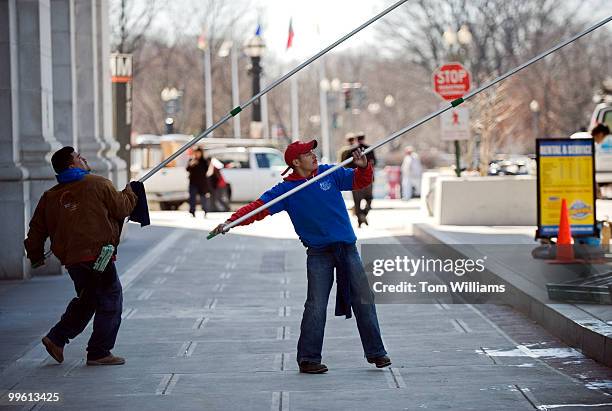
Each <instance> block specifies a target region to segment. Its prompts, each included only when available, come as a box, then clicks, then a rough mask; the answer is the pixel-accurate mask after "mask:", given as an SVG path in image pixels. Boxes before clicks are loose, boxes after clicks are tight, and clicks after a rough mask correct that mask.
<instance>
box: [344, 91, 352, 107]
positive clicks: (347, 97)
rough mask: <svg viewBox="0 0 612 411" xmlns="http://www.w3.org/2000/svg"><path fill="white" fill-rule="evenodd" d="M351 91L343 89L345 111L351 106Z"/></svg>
mask: <svg viewBox="0 0 612 411" xmlns="http://www.w3.org/2000/svg"><path fill="white" fill-rule="evenodd" d="M351 98H352V96H351V89H350V88H347V89H344V109H345V110H350V109H351V106H352V102H351Z"/></svg>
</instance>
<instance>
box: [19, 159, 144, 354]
mask: <svg viewBox="0 0 612 411" xmlns="http://www.w3.org/2000/svg"><path fill="white" fill-rule="evenodd" d="M51 163H52V165H53V169H54V170H55V172H56V173H57V181H58V184H57V185H56V186H54V187H53V188H51V189H49V190H47V191H45V193H44V194H43V195H42V197H41V199H40V201H39V202H38V205H37V206H36V210H35V212H34V216H33V217H32V220H31V221H30V229H29V231H28V235H27V238H26V239H25V242H24V244H25V248H26V252H27V257H28V259H29V260H30V261H31V262H32V266H33V267H38V266H40V265H43V264H44V261H45V253H44V245H45V241H46V239H47V238H50V239H51V251H52V252H53V254H54V255H55V256H56V257H57V258H58V259H59V260H60V262H61V263H62V265H64V266H65V267H66V270H67V271H68V274H69V275H70V278H71V279H72V281H73V282H74V288H75V291H76V294H77V296H76V297H75V298H74V299H72V301H70V304H68V307H67V308H66V311H65V313H64V315H62V317H61V320H60V321H59V322H58V323H57V324H56V325H55V326H54V327H53V328H52V329H51V330H50V331H49V333H48V334H47V335H46V336H45V337H44V338H43V339H42V343H43V344H44V346H45V348H46V349H47V352H48V353H49V354H50V355H51V356H52V357H53V358H54V359H55V360H56V361H57V362H60V363H61V362H62V361H64V346H65V345H66V344H67V343H68V342H69V341H70V340H72V339H74V338H76V337H77V336H78V335H79V334H80V333H81V332H83V330H84V329H85V327H86V326H87V324H88V323H89V321H90V320H91V318H92V317H93V318H94V322H93V332H92V334H91V338H90V339H89V342H88V343H87V365H120V364H124V363H125V359H123V358H121V357H117V356H115V355H113V354H112V353H111V350H112V349H113V347H114V346H115V340H116V338H117V333H118V332H119V326H120V324H121V311H122V302H123V295H122V289H121V283H120V281H119V277H118V276H117V270H116V268H115V264H114V262H113V261H114V259H115V257H116V254H117V246H118V245H119V237H120V233H121V228H122V224H123V220H124V219H125V218H126V217H127V216H129V215H130V213H131V212H132V210H133V209H134V208H135V206H136V203H137V196H136V194H134V192H133V191H132V189H131V187H130V185H127V186H126V188H125V189H124V190H123V191H117V190H116V189H115V187H114V186H113V183H112V182H111V181H110V180H107V179H106V178H103V177H101V176H96V175H93V174H91V173H90V171H91V170H90V168H89V166H88V164H87V160H86V159H85V158H83V157H82V156H81V155H80V154H79V153H77V152H76V151H74V149H73V148H72V147H64V148H62V149H60V150H58V151H57V152H55V153H54V154H53V156H52V157H51ZM109 260H110V261H109ZM105 263H106V264H105Z"/></svg>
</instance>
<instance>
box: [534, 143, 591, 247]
mask: <svg viewBox="0 0 612 411" xmlns="http://www.w3.org/2000/svg"><path fill="white" fill-rule="evenodd" d="M594 151H595V150H594V147H593V139H592V138H588V139H586V138H585V139H570V138H555V139H537V140H536V161H537V170H538V179H537V183H538V229H537V232H536V237H537V238H550V237H556V236H557V234H558V231H559V219H560V216H561V201H562V199H565V200H566V201H567V208H568V212H569V223H570V227H571V231H572V236H574V237H580V236H593V235H597V227H596V221H595V215H596V210H595V194H596V189H595V170H594V168H595V167H594V160H593V153H594Z"/></svg>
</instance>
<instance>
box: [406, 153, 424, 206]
mask: <svg viewBox="0 0 612 411" xmlns="http://www.w3.org/2000/svg"><path fill="white" fill-rule="evenodd" d="M404 153H405V155H404V160H403V161H402V166H401V172H402V198H403V199H404V200H410V199H411V198H412V197H420V196H421V176H422V174H423V166H422V165H421V159H420V158H419V155H418V154H417V153H415V152H414V147H412V146H408V147H406V148H405V149H404Z"/></svg>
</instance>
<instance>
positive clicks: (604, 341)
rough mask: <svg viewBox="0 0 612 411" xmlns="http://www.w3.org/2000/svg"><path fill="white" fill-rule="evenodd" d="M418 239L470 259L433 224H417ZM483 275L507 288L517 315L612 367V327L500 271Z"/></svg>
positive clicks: (510, 301) (491, 270)
mask: <svg viewBox="0 0 612 411" xmlns="http://www.w3.org/2000/svg"><path fill="white" fill-rule="evenodd" d="M413 233H414V236H415V237H416V238H418V239H419V240H420V241H423V242H424V243H428V244H445V245H446V246H448V247H449V248H451V249H452V251H453V252H455V253H456V254H457V256H458V257H460V258H465V257H469V256H468V255H467V254H466V253H464V252H463V251H461V244H450V243H448V242H447V241H445V240H446V239H445V238H444V237H445V236H444V234H442V233H440V232H438V231H437V230H436V229H435V228H434V227H432V226H431V225H430V224H424V223H420V224H414V228H413ZM483 274H486V275H488V276H492V277H494V278H495V281H496V282H498V283H503V284H506V289H507V290H508V292H507V293H506V294H505V298H504V301H505V302H506V303H507V304H508V305H510V306H512V307H513V308H514V309H516V310H517V311H520V312H522V313H524V314H526V315H527V316H528V317H529V318H531V319H532V320H534V321H535V322H537V323H538V324H540V325H541V326H542V327H544V328H545V329H546V330H547V331H548V332H550V333H551V334H553V335H555V336H556V337H557V338H559V339H561V340H562V341H563V342H565V343H566V344H567V345H569V346H570V347H573V348H576V349H578V350H580V351H581V352H582V353H583V354H584V355H586V356H588V357H590V358H592V359H594V360H595V361H597V362H599V363H602V364H604V365H606V366H608V367H612V326H610V325H609V324H607V323H605V322H604V321H601V320H599V319H597V318H595V317H593V316H592V315H591V314H589V313H587V312H585V311H583V310H582V309H580V308H579V307H577V306H576V305H574V304H569V303H555V304H551V303H550V302H549V300H548V298H547V296H546V295H545V293H538V292H537V290H532V289H527V288H525V287H521V284H520V280H518V279H516V278H515V279H514V280H516V281H513V278H512V276H511V275H504V273H502V272H501V270H495V269H494V268H488V269H486V270H485V271H484V273H483Z"/></svg>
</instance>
